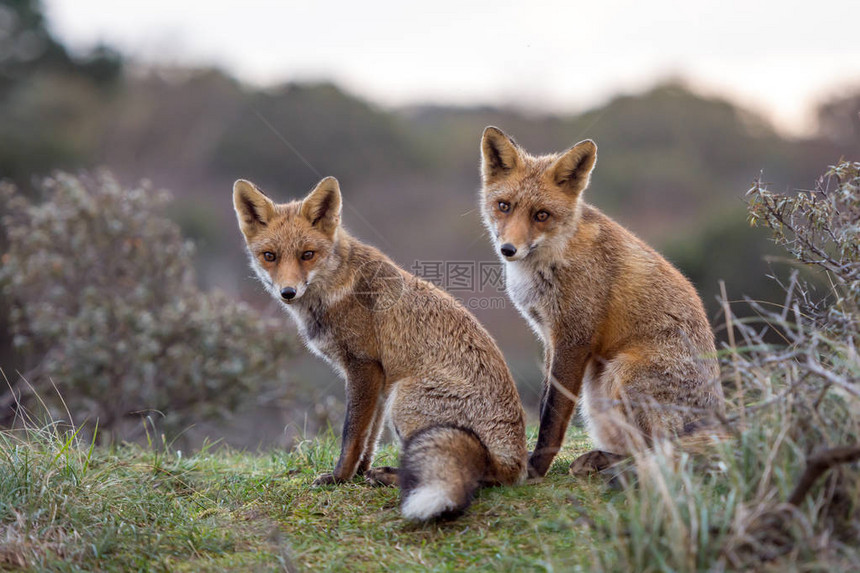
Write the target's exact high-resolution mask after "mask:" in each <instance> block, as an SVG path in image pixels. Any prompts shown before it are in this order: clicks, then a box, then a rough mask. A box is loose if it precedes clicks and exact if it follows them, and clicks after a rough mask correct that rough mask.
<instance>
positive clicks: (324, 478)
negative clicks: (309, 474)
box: [311, 474, 344, 487]
mask: <svg viewBox="0 0 860 573" xmlns="http://www.w3.org/2000/svg"><path fill="white" fill-rule="evenodd" d="M343 482H344V480H342V479H340V478H336V477H334V474H320V475H319V476H317V479H315V480H314V481H313V483H312V484H311V485H312V486H313V487H319V486H321V485H335V484H338V483H343Z"/></svg>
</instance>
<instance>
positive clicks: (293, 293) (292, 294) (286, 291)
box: [273, 282, 307, 304]
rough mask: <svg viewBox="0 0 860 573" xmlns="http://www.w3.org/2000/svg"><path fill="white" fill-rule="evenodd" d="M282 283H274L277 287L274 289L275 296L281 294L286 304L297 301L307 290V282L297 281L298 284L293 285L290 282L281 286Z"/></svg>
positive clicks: (282, 300)
mask: <svg viewBox="0 0 860 573" xmlns="http://www.w3.org/2000/svg"><path fill="white" fill-rule="evenodd" d="M281 284H283V283H281ZM281 284H277V283H276V284H275V285H273V286H274V287H275V288H274V289H273V290H274V291H275V292H274V294H275V296H280V297H281V302H284V303H286V304H290V303H293V302H296V301H297V300H299V299H300V298H301V297H302V295H303V294H305V290H307V289H306V287H307V284H305V283H303V282H299V283H297V284H296V286H292V285H290V284H289V283H287V284H286V285H284V286H281Z"/></svg>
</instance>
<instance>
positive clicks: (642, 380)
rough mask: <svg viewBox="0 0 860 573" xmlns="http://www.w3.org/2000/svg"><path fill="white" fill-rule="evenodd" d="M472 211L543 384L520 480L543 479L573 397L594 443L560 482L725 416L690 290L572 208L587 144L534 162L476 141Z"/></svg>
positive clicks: (657, 260) (606, 225) (585, 208)
mask: <svg viewBox="0 0 860 573" xmlns="http://www.w3.org/2000/svg"><path fill="white" fill-rule="evenodd" d="M481 150H482V156H483V158H482V178H483V189H482V193H481V210H482V214H483V219H484V223H485V224H486V226H487V228H488V230H489V231H490V234H491V237H492V240H493V242H494V243H495V247H496V250H497V252H498V254H499V256H500V258H501V259H502V261H503V262H504V263H505V271H506V281H507V282H506V289H507V292H508V295H509V296H510V298H511V300H512V301H513V303H514V305H515V306H516V307H517V309H519V311H520V313H521V314H522V315H523V316H524V317H525V318H526V320H527V321H528V323H529V324H530V325H531V327H532V329H533V330H534V331H535V333H536V334H537V336H538V337H539V338H540V339H541V340H542V341H543V344H544V349H545V360H546V380H545V383H544V388H543V394H542V398H541V406H540V429H539V433H538V441H537V445H536V447H535V449H534V452H533V453H532V454H531V456H530V458H529V473H530V474H531V475H534V476H543V475H544V474H546V472H547V470H548V469H549V467H550V464H551V463H552V460H553V458H554V457H555V455H556V453H557V452H558V451H559V447H560V446H561V443H562V440H563V439H564V435H565V432H566V430H567V426H568V423H569V421H570V418H571V414H572V413H573V411H574V407H575V406H576V404H577V402H579V403H580V405H581V413H582V415H583V417H584V419H585V422H586V424H587V427H588V431H589V435H590V437H591V439H592V441H593V442H594V443H595V447H596V448H597V449H595V450H594V451H592V452H589V453H587V454H585V455H584V456H582V457H580V458H578V459H577V460H575V461H574V462H573V464H572V465H571V472H572V473H589V472H591V471H600V470H602V469H605V468H606V467H608V466H609V465H612V464H613V463H615V462H617V461H618V460H619V459H620V458H621V457H623V456H624V455H626V454H630V453H631V452H632V451H633V450H635V449H637V448H640V447H647V446H648V445H649V444H650V443H651V442H652V441H653V440H654V439H655V438H659V437H661V436H671V435H677V434H683V433H685V432H690V431H692V429H693V428H694V427H696V426H699V425H700V424H702V423H704V420H709V419H710V418H711V417H712V416H713V414H715V413H721V412H722V411H723V409H724V399H723V392H722V387H721V385H720V383H719V379H718V378H719V370H718V365H717V361H716V349H715V348H714V337H713V333H712V332H711V329H710V326H709V324H708V319H707V316H706V315H705V311H704V308H703V307H702V302H701V300H700V299H699V296H698V294H697V293H696V291H695V289H694V288H693V286H692V285H691V284H690V282H689V281H688V280H687V279H686V278H684V276H683V275H682V274H681V273H680V272H678V270H676V269H675V268H674V267H673V266H672V265H671V264H669V263H668V262H667V261H666V260H665V259H664V258H663V257H661V256H660V255H659V254H657V253H656V252H655V251H654V250H652V249H651V248H650V247H648V246H647V245H646V244H645V243H643V242H642V241H641V240H639V239H638V238H637V237H635V236H634V235H633V234H632V233H630V232H629V231H627V230H626V229H624V228H623V227H621V225H619V224H618V223H616V222H615V221H613V220H612V219H610V218H609V217H607V216H606V215H604V214H603V213H601V212H600V211H598V210H597V209H595V208H594V207H592V206H591V205H589V204H587V203H586V202H584V201H583V200H582V193H583V191H585V188H586V187H588V183H589V180H590V177H591V171H592V169H594V165H595V162H596V161H597V146H596V145H595V144H594V142H593V141H591V140H585V141H582V142H580V143H577V144H576V145H575V146H573V147H572V148H570V149H569V150H568V151H566V152H564V153H562V154H555V155H545V156H540V157H534V156H531V155H529V154H528V153H526V152H525V151H524V150H523V149H522V148H520V147H519V146H518V145H517V144H516V143H515V142H514V141H513V140H512V139H510V138H509V137H508V136H506V135H505V134H504V133H503V132H502V131H501V130H499V129H497V128H495V127H488V128H486V129H485V130H484V135H483V139H482V142H481Z"/></svg>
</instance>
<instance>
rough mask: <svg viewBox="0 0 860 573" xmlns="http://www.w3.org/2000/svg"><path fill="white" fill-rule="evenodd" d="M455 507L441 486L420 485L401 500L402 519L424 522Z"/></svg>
mask: <svg viewBox="0 0 860 573" xmlns="http://www.w3.org/2000/svg"><path fill="white" fill-rule="evenodd" d="M456 506H457V504H456V503H454V501H453V500H452V499H451V498H450V497H449V496H448V492H447V491H446V490H445V487H444V486H443V485H442V484H428V485H422V486H419V487H418V488H416V489H414V490H412V491H411V492H409V496H408V497H407V498H406V499H405V500H403V507H402V511H403V517H405V518H406V519H416V520H420V521H424V520H427V519H431V518H433V517H436V516H438V515H440V514H442V513H444V512H446V511H451V510H452V509H454V508H455V507H456Z"/></svg>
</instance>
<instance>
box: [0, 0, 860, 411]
mask: <svg viewBox="0 0 860 573" xmlns="http://www.w3.org/2000/svg"><path fill="white" fill-rule="evenodd" d="M846 89H847V90H848V91H846V92H845V93H842V94H839V95H838V96H834V97H833V98H832V99H831V100H829V101H826V102H823V103H822V104H821V105H820V107H819V109H818V117H819V128H818V132H817V133H815V134H814V135H811V136H808V137H803V138H788V137H785V136H783V135H781V134H780V133H779V132H777V131H776V130H775V129H774V128H773V127H772V126H771V125H769V124H768V122H767V121H766V120H764V119H763V118H761V117H758V116H756V115H755V114H753V113H751V112H749V111H747V110H745V109H743V108H742V107H740V106H738V105H736V104H735V103H733V102H731V101H728V100H726V99H723V98H716V97H704V96H702V95H700V94H697V93H695V92H694V91H692V90H690V89H688V88H687V87H686V86H685V85H684V83H683V81H680V80H670V81H666V82H664V83H663V84H660V85H658V86H656V87H654V88H653V89H651V90H649V91H647V92H645V93H640V94H635V95H619V96H618V97H616V98H614V99H613V100H611V101H609V102H608V103H606V104H605V105H603V106H601V107H599V108H597V109H592V110H589V111H586V112H584V113H581V114H575V115H553V114H546V113H541V112H540V110H528V111H526V110H515V109H498V108H490V107H470V108H454V107H438V106H415V107H409V108H402V109H395V110H388V109H382V108H380V107H378V106H375V105H373V104H372V103H369V102H367V101H363V100H361V99H359V98H356V97H354V96H352V95H350V94H348V93H345V92H344V91H343V90H341V89H340V88H338V87H337V86H335V85H332V84H327V83H319V84H299V83H285V84H282V85H278V86H272V87H269V88H264V89H257V88H251V87H248V86H245V85H243V84H241V83H240V82H238V81H237V80H235V79H234V78H232V77H230V76H229V75H227V74H225V73H224V72H222V71H220V70H218V69H181V68H163V67H149V68H146V67H142V66H140V65H135V64H133V63H128V62H124V61H123V59H122V58H121V57H120V55H119V54H117V53H116V52H115V51H113V50H111V49H110V48H109V47H107V46H99V47H97V48H95V49H94V50H92V51H90V52H87V53H82V54H78V53H73V52H70V51H69V50H68V49H66V48H65V47H64V46H62V45H61V44H60V43H59V42H58V41H57V40H56V39H55V38H54V37H53V36H52V35H51V33H50V29H49V27H48V26H47V25H46V22H45V18H44V15H43V13H42V10H41V6H40V3H39V2H38V1H35V0H0V178H5V179H9V180H11V181H12V182H14V183H15V185H16V186H17V187H18V189H19V190H20V192H21V193H22V194H23V195H24V196H28V194H29V195H32V194H35V193H36V191H35V189H36V186H35V185H34V183H33V182H34V180H35V178H36V177H37V176H41V175H47V174H50V172H51V171H52V170H54V169H58V168H63V169H76V168H93V167H97V166H107V167H109V168H110V169H111V171H112V172H113V173H114V174H115V175H116V177H117V179H118V180H119V183H120V184H122V185H126V186H135V185H136V184H137V183H138V181H140V180H141V179H146V180H149V181H151V182H152V184H153V185H154V187H156V188H167V189H170V190H171V191H172V192H173V194H174V196H175V201H173V202H172V203H170V205H169V206H168V207H167V213H168V215H169V216H170V217H171V218H172V219H173V220H174V221H176V222H177V223H178V224H179V225H180V227H181V229H182V232H183V234H184V236H186V237H190V238H191V239H193V241H194V242H195V243H196V245H197V256H196V258H195V265H196V271H197V282H198V283H199V286H200V287H201V288H203V289H206V290H208V289H210V288H212V287H218V288H220V289H223V290H225V291H227V292H228V293H231V294H232V295H235V296H239V297H241V298H243V299H246V300H249V301H251V302H252V303H253V304H254V305H256V306H257V307H258V308H266V309H271V304H272V303H271V302H270V301H269V300H268V299H267V298H266V295H265V294H263V293H262V291H261V289H260V288H259V287H258V286H257V285H255V284H254V282H253V281H251V280H249V279H248V276H249V274H250V273H249V271H247V267H246V263H245V262H244V253H243V250H242V249H243V247H242V242H241V240H240V237H239V234H238V231H237V229H236V225H235V219H234V215H233V213H232V206H231V203H230V188H231V185H232V182H233V181H234V180H235V179H237V178H239V177H245V178H249V179H252V180H254V181H255V182H256V183H258V184H259V185H261V187H262V188H263V189H265V190H266V191H267V192H269V193H270V194H271V195H272V196H273V197H274V198H276V199H277V200H287V199H290V198H294V197H297V196H299V195H301V194H303V193H304V192H306V191H307V190H308V189H309V188H310V187H311V186H312V185H313V184H314V183H315V182H316V181H317V180H318V179H319V178H320V177H322V176H325V175H335V176H337V177H338V178H339V180H340V181H341V185H342V188H343V190H344V198H345V213H344V221H345V224H346V225H347V226H348V227H349V228H351V229H352V230H353V232H355V233H356V234H357V235H358V236H360V237H361V238H363V239H365V240H367V241H369V242H371V243H374V244H376V245H377V246H379V247H380V248H382V249H383V250H385V251H386V252H388V253H389V254H390V255H392V256H393V258H394V259H395V260H397V261H398V262H399V263H401V264H402V265H403V266H404V267H406V268H410V267H411V266H412V265H413V262H414V261H418V260H421V261H449V260H456V261H494V260H495V256H494V254H493V253H492V252H491V250H490V247H489V242H488V241H487V240H486V238H485V237H484V236H483V235H484V231H483V228H482V225H481V223H480V219H479V216H478V212H477V209H476V201H477V189H478V184H479V180H478V160H479V152H478V144H479V141H480V135H481V131H482V129H483V128H484V126H486V125H489V124H493V125H497V126H499V127H501V128H502V129H504V130H505V131H507V132H508V133H510V134H511V135H513V136H514V137H516V138H517V140H519V141H520V142H521V143H522V144H524V145H525V147H526V148H527V149H529V150H531V151H533V152H552V151H561V150H563V149H565V148H567V147H569V146H571V145H572V144H574V143H576V142H577V141H579V140H581V139H584V138H586V137H590V138H592V139H594V140H595V141H596V142H597V144H598V147H599V151H598V155H599V160H598V166H597V169H596V171H595V175H594V178H593V182H592V186H591V188H590V189H589V190H588V191H587V192H586V193H587V198H588V200H589V201H591V202H592V203H594V204H596V205H597V206H598V207H600V208H602V209H604V210H605V211H606V212H607V213H608V214H610V215H611V216H613V217H615V218H616V219H618V220H619V221H620V222H622V223H623V224H625V225H626V226H628V227H629V228H630V229H631V230H633V231H634V232H636V233H637V234H639V235H640V236H642V237H643V238H644V239H646V240H647V241H649V242H651V243H652V244H654V245H655V246H656V247H657V248H658V249H660V250H661V251H662V252H664V253H665V254H666V255H667V256H668V257H669V258H670V259H671V260H672V261H674V262H675V263H677V264H678V265H679V266H680V267H681V268H682V270H683V271H684V272H685V273H686V274H687V275H688V276H689V277H690V278H691V279H692V280H693V282H694V283H695V284H696V286H697V288H698V289H699V291H700V292H701V293H702V296H703V298H704V300H705V303H706V305H708V307H709V310H710V312H711V316H712V318H714V319H715V320H716V319H717V313H718V305H717V304H716V302H715V296H716V293H717V292H718V281H719V280H720V279H723V280H725V281H726V284H727V286H728V291H729V296H730V297H731V298H739V297H740V296H741V295H742V294H747V295H749V296H751V297H753V298H763V299H768V300H778V299H780V298H781V294H780V293H781V291H780V289H779V287H778V286H777V285H776V284H774V283H773V281H771V280H770V279H768V278H767V277H766V274H768V272H769V265H770V264H772V261H773V260H774V259H773V258H770V259H767V260H765V257H766V256H767V255H769V254H771V253H772V251H771V250H770V249H771V244H770V242H769V239H768V238H767V236H766V234H764V233H763V232H761V231H759V230H756V229H754V228H750V227H749V225H748V224H747V223H746V217H745V210H744V201H743V194H744V192H745V191H746V190H747V189H748V188H749V187H750V186H751V184H752V182H753V180H754V179H756V178H757V177H759V176H760V175H761V177H762V180H763V181H765V182H768V183H770V185H771V188H774V189H781V190H786V191H790V190H794V189H798V188H809V187H811V186H812V185H813V184H814V182H815V180H816V176H817V174H818V173H821V172H822V171H823V170H824V168H825V167H826V166H827V165H830V164H832V163H834V162H835V161H836V160H838V159H839V158H840V157H845V158H846V159H857V158H858V156H860V116H858V115H857V114H858V111H860V87H857V86H855V87H854V91H853V92H852V91H850V89H849V88H846ZM4 210H6V206H5V205H0V215H2V214H3V211H4ZM7 245H8V243H7V242H6V239H5V238H3V237H0V253H2V252H5V251H6V249H7ZM455 294H456V295H457V296H461V297H465V298H468V297H469V296H472V295H475V296H477V295H478V293H455ZM485 294H486V293H482V296H483V295H485ZM496 294H499V295H500V296H504V295H503V294H501V293H496ZM476 314H477V315H478V317H479V318H480V319H481V320H482V321H484V322H485V323H486V324H487V325H488V327H489V328H490V330H491V331H492V332H493V334H494V335H495V336H496V337H497V339H498V340H499V342H500V344H501V346H502V349H503V350H504V351H505V353H506V356H507V357H508V359H509V361H510V362H511V364H512V366H514V370H515V374H517V372H518V371H526V370H527V372H526V373H525V374H522V375H521V378H529V379H531V378H538V377H539V376H538V375H537V367H536V366H534V364H535V363H536V362H537V361H536V359H535V358H534V356H535V346H534V341H533V337H532V336H531V334H530V333H529V332H528V329H527V328H526V327H525V325H524V324H522V321H521V319H520V318H519V316H518V315H517V314H516V312H515V311H513V310H512V309H510V308H507V309H505V310H503V311H499V310H492V311H480V310H479V311H476ZM285 327H287V328H290V327H289V325H285ZM7 332H8V304H7V302H5V301H4V302H2V306H0V364H2V365H4V367H5V369H6V370H7V371H12V370H14V369H15V368H24V365H23V364H20V361H21V357H20V356H19V355H17V354H15V353H14V352H11V350H10V348H11V343H10V339H9V337H8V334H7ZM521 364H525V366H523V368H522V369H521V368H519V365H521ZM318 372H326V374H325V375H326V376H332V375H331V374H330V373H328V372H327V370H321V371H318ZM314 375H316V374H314ZM524 396H526V397H527V398H528V393H526V394H524Z"/></svg>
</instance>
